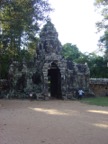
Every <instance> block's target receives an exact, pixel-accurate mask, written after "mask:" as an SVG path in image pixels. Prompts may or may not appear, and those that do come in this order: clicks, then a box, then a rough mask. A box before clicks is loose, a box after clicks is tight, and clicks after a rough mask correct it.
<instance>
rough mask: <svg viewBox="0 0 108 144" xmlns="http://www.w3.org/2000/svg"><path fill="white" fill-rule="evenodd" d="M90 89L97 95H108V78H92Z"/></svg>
mask: <svg viewBox="0 0 108 144" xmlns="http://www.w3.org/2000/svg"><path fill="white" fill-rule="evenodd" d="M89 83H90V89H91V91H93V93H94V94H95V95H96V96H108V79H107V78H90V82H89Z"/></svg>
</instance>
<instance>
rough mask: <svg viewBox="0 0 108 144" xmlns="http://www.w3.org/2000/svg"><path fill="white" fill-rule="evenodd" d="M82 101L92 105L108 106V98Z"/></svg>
mask: <svg viewBox="0 0 108 144" xmlns="http://www.w3.org/2000/svg"><path fill="white" fill-rule="evenodd" d="M81 101H82V102H83V103H87V104H91V105H97V106H108V97H94V98H83V99H82V100H81Z"/></svg>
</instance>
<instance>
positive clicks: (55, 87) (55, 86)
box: [48, 62, 62, 99]
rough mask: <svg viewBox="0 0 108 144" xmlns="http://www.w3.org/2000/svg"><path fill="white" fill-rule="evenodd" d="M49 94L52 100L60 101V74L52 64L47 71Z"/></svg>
mask: <svg viewBox="0 0 108 144" xmlns="http://www.w3.org/2000/svg"><path fill="white" fill-rule="evenodd" d="M48 81H49V92H50V94H51V97H52V98H57V99H61V98H62V94H61V73H60V69H59V68H58V67H57V65H56V64H55V63H54V62H53V63H52V64H51V68H50V69H49V70H48Z"/></svg>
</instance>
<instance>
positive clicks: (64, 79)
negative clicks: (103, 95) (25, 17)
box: [9, 21, 90, 99]
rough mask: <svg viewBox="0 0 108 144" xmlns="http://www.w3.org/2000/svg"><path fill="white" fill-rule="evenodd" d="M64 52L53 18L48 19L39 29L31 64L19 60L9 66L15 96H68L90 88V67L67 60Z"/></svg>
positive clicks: (59, 97)
mask: <svg viewBox="0 0 108 144" xmlns="http://www.w3.org/2000/svg"><path fill="white" fill-rule="evenodd" d="M61 51H62V45H61V43H60V41H59V40H58V33H57V31H56V29H55V27H54V25H53V24H52V23H51V21H47V23H46V24H45V25H44V27H43V29H42V30H41V32H40V41H39V44H38V48H37V50H36V54H35V57H34V60H32V61H31V62H30V64H29V65H27V64H26V63H25V62H23V64H22V68H19V65H20V64H18V63H17V62H13V64H11V65H10V70H9V75H10V83H12V84H11V92H12V91H13V92H14V95H16V94H17V95H18V93H22V94H24V93H25V95H28V94H29V93H31V92H33V93H35V94H36V95H41V96H42V97H44V96H50V97H52V98H57V99H67V98H70V97H72V96H73V94H74V92H75V90H77V89H79V88H82V89H83V90H88V89H89V75H90V71H89V68H88V66H87V65H86V64H76V63H74V62H71V61H70V60H66V59H64V58H63V56H62V55H61ZM13 92H12V94H13ZM15 93H16V94H15ZM20 95H21V94H20Z"/></svg>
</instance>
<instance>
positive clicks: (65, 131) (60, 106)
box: [0, 100, 108, 144]
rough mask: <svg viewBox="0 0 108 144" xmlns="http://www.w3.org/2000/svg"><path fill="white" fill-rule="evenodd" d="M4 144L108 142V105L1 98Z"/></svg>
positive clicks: (0, 132)
mask: <svg viewBox="0 0 108 144" xmlns="http://www.w3.org/2000/svg"><path fill="white" fill-rule="evenodd" d="M0 144H108V107H101V106H92V105H87V104H83V103H81V102H79V101H62V100H50V101H29V100H0Z"/></svg>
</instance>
